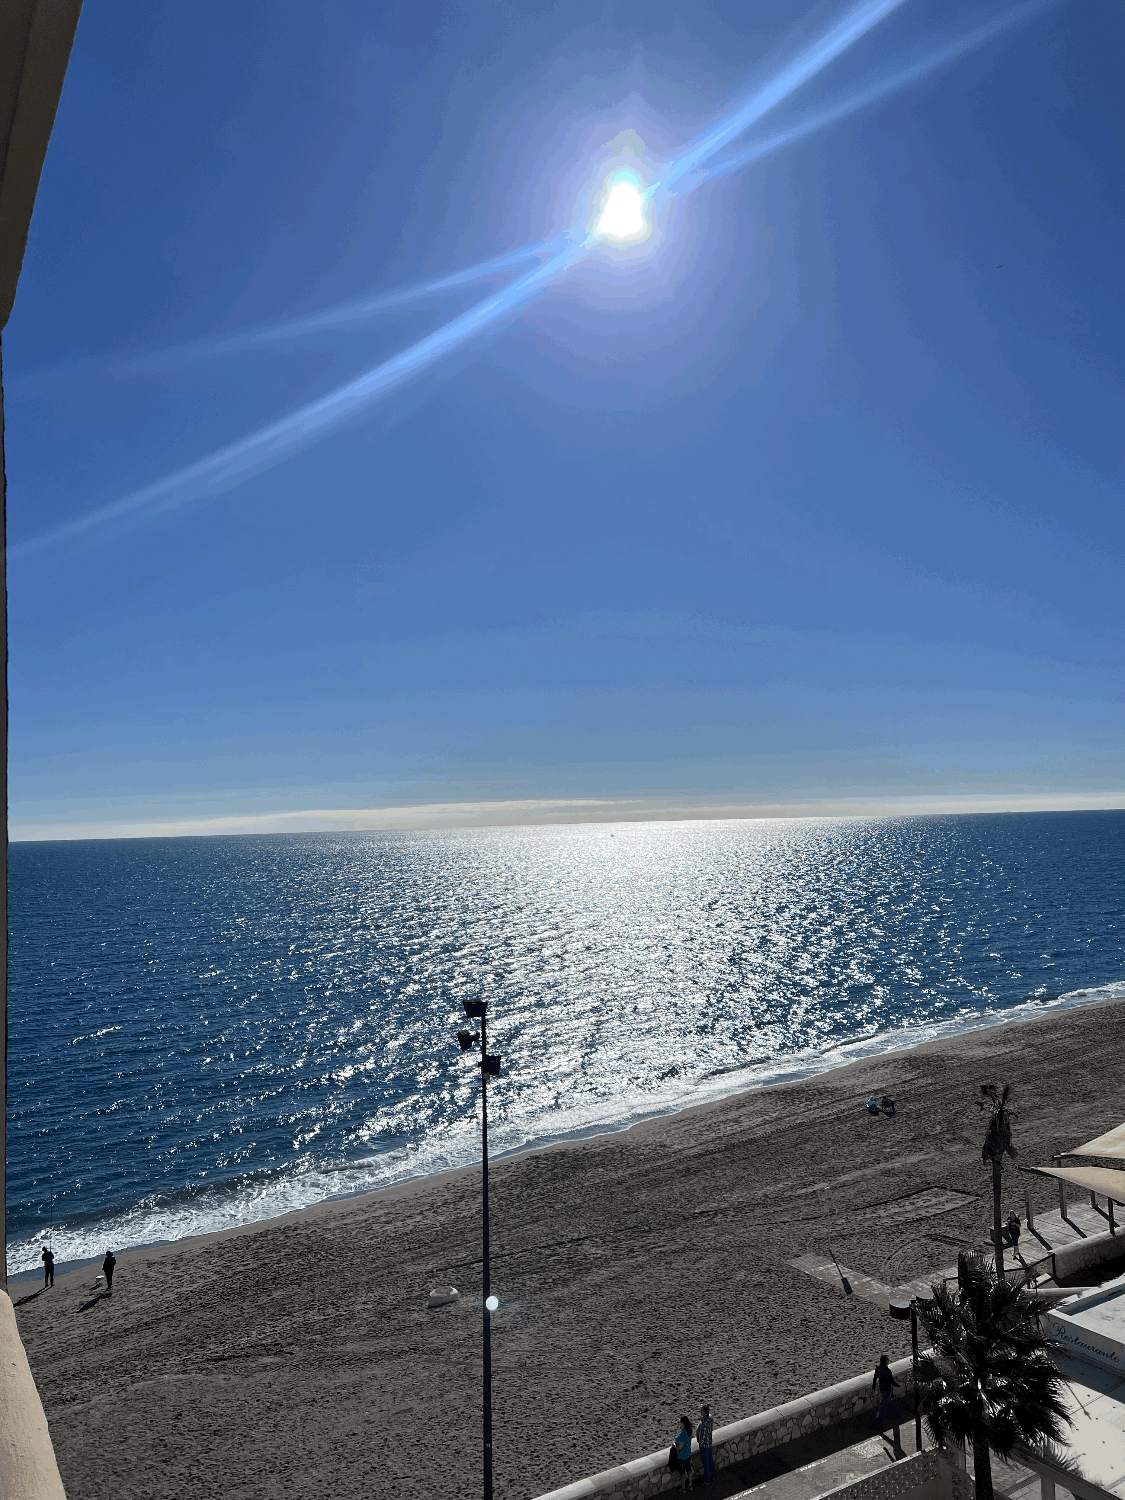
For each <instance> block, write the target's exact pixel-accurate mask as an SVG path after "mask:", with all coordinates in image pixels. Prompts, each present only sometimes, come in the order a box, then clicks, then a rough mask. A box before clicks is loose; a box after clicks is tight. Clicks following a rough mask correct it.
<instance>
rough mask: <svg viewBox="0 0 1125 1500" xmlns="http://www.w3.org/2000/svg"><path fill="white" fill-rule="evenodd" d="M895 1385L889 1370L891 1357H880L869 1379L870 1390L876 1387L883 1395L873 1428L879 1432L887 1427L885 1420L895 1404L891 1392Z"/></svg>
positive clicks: (891, 1371) (885, 1355)
mask: <svg viewBox="0 0 1125 1500" xmlns="http://www.w3.org/2000/svg"><path fill="white" fill-rule="evenodd" d="M897 1385H898V1381H897V1380H896V1379H895V1375H894V1371H893V1370H892V1369H891V1357H890V1355H889V1354H884V1355H882V1356H881V1357H880V1360H879V1363H878V1364H877V1365H876V1366H875V1374H874V1375H873V1376H872V1377H871V1389H872V1390H874V1389H875V1387H876V1386H878V1387H879V1389H880V1391H882V1393H883V1394H882V1396H881V1397H880V1400H879V1411H878V1414H877V1415H876V1417H875V1426H876V1427H877V1428H878V1429H879V1431H880V1432H882V1430H883V1428H884V1427H885V1426H886V1425H887V1418H888V1417H890V1416H891V1414H892V1413H893V1411H894V1405H895V1403H894V1397H893V1396H892V1394H891V1392H892V1391H893V1390H894V1389H895V1387H896V1386H897Z"/></svg>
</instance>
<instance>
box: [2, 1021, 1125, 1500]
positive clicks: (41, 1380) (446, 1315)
mask: <svg viewBox="0 0 1125 1500" xmlns="http://www.w3.org/2000/svg"><path fill="white" fill-rule="evenodd" d="M1007 1080H1011V1081H1012V1082H1013V1083H1014V1085H1015V1088H1016V1097H1015V1106H1016V1110H1017V1118H1016V1120H1015V1125H1014V1139H1015V1141H1016V1144H1017V1145H1018V1147H1019V1150H1020V1158H1021V1160H1022V1161H1023V1162H1025V1163H1027V1164H1034V1163H1048V1162H1049V1160H1050V1156H1051V1154H1052V1152H1055V1151H1060V1150H1066V1149H1071V1148H1073V1147H1074V1146H1075V1145H1078V1144H1080V1143H1081V1142H1082V1141H1084V1140H1087V1139H1089V1138H1090V1137H1091V1136H1093V1135H1096V1134H1098V1133H1100V1132H1101V1131H1103V1130H1106V1129H1108V1128H1109V1127H1110V1126H1111V1125H1115V1124H1119V1123H1120V1121H1121V1120H1122V1119H1123V1118H1125V1001H1107V1002H1104V1003H1102V1004H1099V1005H1092V1006H1089V1007H1086V1008H1084V1009H1080V1010H1070V1011H1065V1012H1059V1013H1055V1014H1048V1015H1046V1016H1043V1017H1041V1018H1037V1019H1034V1020H1029V1021H1022V1022H1019V1023H1012V1024H1009V1025H1006V1026H999V1027H992V1028H989V1029H986V1030H982V1031H978V1032H974V1033H971V1034H970V1035H967V1036H962V1037H957V1038H952V1039H949V1040H944V1041H941V1042H930V1043H927V1044H925V1045H923V1046H921V1047H916V1048H913V1049H910V1050H904V1051H900V1052H895V1053H890V1054H887V1055H885V1056H883V1057H880V1058H877V1059H872V1060H869V1061H864V1062H859V1063H853V1064H851V1065H849V1066H847V1067H843V1068H837V1069H834V1070H833V1071H831V1072H828V1073H824V1074H821V1075H820V1076H818V1077H816V1078H811V1079H807V1080H804V1081H802V1082H799V1083H792V1084H780V1085H776V1086H774V1087H771V1088H766V1089H760V1090H754V1091H751V1092H748V1093H744V1094H740V1095H738V1096H736V1097H734V1098H731V1099H727V1100H725V1101H723V1102H721V1103H718V1104H709V1105H706V1106H702V1107H700V1108H698V1109H690V1110H685V1111H683V1112H682V1113H680V1114H677V1115H672V1116H667V1117H665V1118H662V1119H659V1120H652V1121H648V1122H646V1123H645V1124H643V1125H638V1126H636V1127H635V1128H633V1129H632V1130H629V1131H627V1132H623V1133H620V1134H616V1135H609V1136H601V1137H598V1138H597V1139H594V1140H589V1141H584V1142H581V1143H577V1144H571V1145H567V1146H559V1147H552V1148H550V1149H547V1150H543V1151H536V1152H531V1153H528V1154H526V1155H523V1156H519V1157H513V1158H509V1159H507V1160H504V1161H500V1162H496V1163H494V1164H493V1168H492V1171H491V1173H490V1195H491V1206H492V1283H493V1290H494V1291H495V1292H496V1293H497V1294H498V1295H499V1296H500V1298H501V1308H500V1311H499V1313H498V1314H497V1315H496V1317H495V1318H494V1320H493V1385H494V1398H493V1399H494V1422H495V1465H496V1491H495V1492H496V1495H497V1497H498V1500H508V1497H511V1500H517V1497H518V1500H525V1497H530V1496H536V1495H539V1494H541V1493H542V1492H543V1491H546V1490H549V1489H551V1488H553V1487H555V1486H557V1485H560V1484H563V1483H566V1482H567V1481H569V1480H573V1479H577V1478H580V1477H581V1476H582V1475H584V1474H589V1473H593V1472H595V1471H597V1470H599V1469H603V1468H606V1467H608V1466H609V1465H611V1464H613V1463H617V1462H620V1461H621V1460H623V1459H625V1458H632V1457H636V1456H637V1455H639V1454H641V1453H647V1452H650V1451H652V1450H654V1449H657V1448H659V1447H661V1446H663V1445H667V1444H668V1443H669V1442H671V1439H672V1435H673V1434H674V1432H675V1429H676V1426H677V1418H678V1414H679V1413H680V1412H681V1411H682V1410H683V1411H689V1412H693V1413H694V1412H697V1411H698V1408H699V1405H700V1403H701V1402H703V1401H709V1402H710V1404H711V1408H712V1411H713V1413H714V1415H715V1418H716V1422H717V1424H719V1425H721V1424H722V1423H724V1422H728V1421H732V1420H734V1419H736V1418H737V1417H741V1416H746V1415H749V1414H750V1413H752V1412H754V1411H759V1410H762V1409H764V1408H766V1407H769V1406H772V1405H775V1404H776V1403H778V1402H780V1401H784V1400H787V1399H789V1398H790V1397H792V1396H795V1395H797V1394H799V1393H800V1392H802V1391H807V1390H811V1389H815V1388H816V1387H819V1386H824V1385H829V1384H831V1383H832V1382H834V1381H837V1380H841V1379H844V1378H846V1377H847V1376H850V1375H854V1374H857V1373H859V1372H860V1371H862V1370H864V1369H866V1368H868V1367H870V1366H871V1365H872V1364H873V1363H874V1361H875V1359H876V1358H877V1357H878V1355H879V1354H880V1353H881V1352H883V1351H884V1350H886V1351H887V1352H889V1353H890V1354H891V1356H892V1358H898V1357H900V1356H901V1355H903V1354H905V1353H906V1352H908V1342H909V1325H908V1324H907V1325H903V1324H901V1323H893V1322H891V1321H890V1320H889V1319H888V1318H887V1317H886V1316H885V1314H883V1313H881V1312H880V1311H879V1309H878V1308H877V1307H875V1306H874V1305H872V1304H870V1303H867V1302H861V1301H859V1300H858V1299H857V1298H854V1297H853V1298H847V1299H846V1298H845V1297H844V1295H843V1292H842V1290H841V1289H840V1288H838V1287H833V1286H830V1285H828V1284H827V1283H825V1282H820V1281H814V1280H812V1279H811V1278H810V1277H808V1276H806V1275H804V1274H803V1273H802V1272H800V1271H798V1270H796V1269H794V1268H793V1267H792V1266H790V1265H789V1262H790V1261H791V1260H793V1259H794V1258H796V1257H797V1256H800V1255H802V1254H806V1253H808V1252H809V1251H814V1250H816V1251H823V1250H824V1248H825V1222H824V1216H823V1208H822V1197H821V1195H820V1193H819V1192H818V1191H817V1184H820V1183H825V1182H827V1183H829V1184H831V1187H832V1196H833V1202H834V1206H835V1209H836V1213H835V1217H834V1225H833V1248H834V1249H835V1251H836V1254H837V1255H838V1257H839V1259H840V1260H841V1261H842V1262H843V1263H845V1264H846V1265H848V1266H851V1267H853V1268H855V1269H856V1270H859V1271H862V1272H865V1273H866V1274H867V1275H869V1276H872V1277H874V1278H876V1279H878V1280H880V1281H883V1282H886V1283H890V1284H895V1283H898V1282H901V1281H905V1280H908V1279H910V1278H912V1277H914V1276H917V1275H919V1274H921V1273H924V1272H928V1271H936V1270H938V1269H940V1268H942V1267H945V1266H948V1265H949V1264H951V1263H952V1262H953V1261H954V1260H955V1258H956V1252H957V1248H958V1247H959V1246H962V1245H968V1246H979V1247H984V1246H985V1245H986V1243H987V1239H988V1234H989V1225H990V1222H991V1206H990V1174H989V1173H988V1172H987V1171H986V1169H985V1168H984V1166H983V1165H982V1163H981V1159H980V1145H981V1140H982V1138H983V1128H982V1122H981V1116H980V1115H979V1113H978V1111H977V1108H976V1104H975V1096H976V1092H977V1088H978V1085H979V1084H981V1083H984V1082H992V1081H995V1082H1003V1081H1007ZM870 1093H875V1094H878V1095H882V1094H889V1095H891V1096H892V1097H893V1098H894V1099H895V1101H896V1104H897V1113H896V1114H895V1116H894V1118H893V1119H888V1118H885V1117H882V1116H880V1117H877V1118H870V1117H869V1116H868V1115H867V1113H866V1111H865V1108H864V1101H865V1100H866V1098H867V1096H868V1094H870ZM1029 1185H1030V1186H1031V1189H1032V1197H1033V1202H1034V1203H1035V1204H1036V1205H1037V1207H1038V1208H1039V1209H1047V1208H1049V1207H1051V1206H1053V1205H1056V1204H1057V1194H1056V1192H1055V1190H1054V1188H1053V1185H1052V1184H1050V1183H1048V1182H1045V1181H1043V1180H1042V1179H1035V1178H1030V1177H1027V1176H1026V1175H1024V1174H1020V1173H1018V1172H1016V1171H1015V1170H1013V1169H1007V1170H1006V1171H1005V1194H1006V1201H1005V1207H1004V1212H1005V1214H1006V1213H1007V1212H1008V1210H1009V1208H1011V1207H1017V1208H1018V1209H1019V1211H1020V1213H1021V1215H1022V1211H1023V1210H1022V1206H1021V1205H1022V1202H1023V1195H1024V1192H1025V1191H1026V1189H1027V1187H1028V1186H1029ZM934 1188H941V1189H945V1190H947V1195H946V1196H939V1195H936V1194H934V1193H932V1192H930V1193H927V1191H926V1190H929V1189H934ZM950 1190H951V1193H952V1194H957V1193H960V1194H964V1195H965V1197H964V1198H963V1199H961V1200H956V1199H954V1198H953V1197H952V1196H951V1195H950ZM923 1194H925V1195H926V1196H922V1195H923ZM935 1202H937V1203H941V1204H944V1205H945V1207H944V1208H943V1209H942V1211H940V1212H936V1213H935V1212H933V1206H934V1204H935ZM950 1205H952V1206H950ZM480 1227H481V1225H480V1172H479V1169H467V1170H465V1171H462V1172H453V1173H448V1174H445V1175H444V1176H441V1177H435V1178H429V1179H426V1180H424V1181H422V1182H419V1183H414V1184H410V1185H407V1186H405V1187H401V1188H394V1189H388V1190H386V1191H384V1192H379V1193H372V1194H369V1195H367V1196H366V1197H363V1198H357V1199H350V1200H348V1201H346V1202H344V1203H335V1204H325V1205H321V1206H319V1207H317V1208H313V1209H309V1210H307V1211H305V1212H304V1213H300V1214H293V1215H289V1216H287V1217H286V1218H284V1219H276V1220H272V1221H270V1222H269V1223H266V1224H260V1225H254V1226H250V1227H248V1228H246V1229H239V1230H232V1231H228V1232H226V1233H224V1234H220V1235H214V1236H208V1237H205V1238H201V1239H195V1240H190V1241H186V1242H183V1243H181V1244H179V1245H172V1246H167V1247H163V1248H160V1249H156V1250H138V1251H134V1252H131V1253H129V1254H122V1255H120V1256H119V1257H118V1266H117V1273H116V1276H115V1279H114V1291H113V1296H112V1297H106V1296H104V1295H103V1290H104V1289H102V1288H98V1289H97V1290H95V1289H94V1288H93V1285H92V1283H93V1280H94V1275H95V1273H96V1270H97V1268H96V1267H94V1266H90V1267H88V1268H85V1269H79V1270H74V1271H71V1272H69V1273H68V1274H66V1275H65V1276H58V1277H57V1278H56V1284H55V1286H54V1287H53V1288H52V1289H51V1290H49V1291H46V1292H42V1293H38V1294H35V1289H34V1288H33V1287H29V1286H28V1284H27V1283H24V1282H18V1283H13V1284H12V1287H11V1292H12V1297H13V1301H14V1302H16V1304H17V1318H18V1320H19V1327H20V1333H21V1335H22V1337H23V1340H24V1344H25V1347H26V1349H27V1354H28V1358H29V1360H30V1363H31V1367H32V1370H33V1371H34V1374H35V1378H36V1381H37V1383H38V1386H39V1391H40V1395H41V1397H42V1400H43V1405H44V1408H45V1410H46V1413H47V1417H48V1420H49V1422H50V1428H51V1436H52V1438H53V1441H54V1445H55V1452H56V1454H57V1457H58V1462H59V1468H60V1470H61V1472H62V1476H63V1481H64V1484H65V1486H66V1491H67V1495H68V1496H69V1497H70V1500H108V1497H113V1500H132V1497H137V1500H164V1497H169V1500H170V1497H176V1500H191V1497H196V1496H200V1497H202V1496H218V1495H223V1496H224V1497H228V1500H242V1497H247V1500H249V1497H251V1496H253V1497H266V1496H274V1495H285V1496H293V1497H305V1496H307V1497H309V1500H313V1497H315V1500H322V1497H324V1496H326V1495H329V1496H332V1497H333V1500H360V1497H368V1496H376V1495H378V1496H386V1497H399V1496H408V1495H410V1496H415V1495H421V1496H431V1497H435V1500H439V1497H440V1500H460V1497H470V1496H476V1495H479V1494H480V1420H481V1395H480V1393H481V1318H480V1300H479V1299H480V1288H481V1259H480V1257H481V1236H480ZM447 1282H451V1283H452V1284H453V1285H455V1286H456V1287H458V1288H459V1289H460V1291H461V1292H462V1293H463V1294H464V1295H463V1300H462V1302H461V1303H460V1304H458V1305H457V1306H455V1307H448V1308H442V1309H440V1310H437V1311H427V1309H426V1294H427V1293H428V1291H429V1290H430V1288H431V1287H432V1286H435V1285H437V1284H441V1283H447Z"/></svg>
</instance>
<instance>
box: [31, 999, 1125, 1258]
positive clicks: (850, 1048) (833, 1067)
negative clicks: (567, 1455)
mask: <svg viewBox="0 0 1125 1500" xmlns="http://www.w3.org/2000/svg"><path fill="white" fill-rule="evenodd" d="M1102 991H1110V992H1114V991H1116V992H1119V993H1108V994H1103V993H1101V992H1102ZM1091 996H1097V998H1088V997H1091ZM1119 1000H1125V980H1112V981H1109V982H1108V983H1106V984H1104V985H1098V986H1095V987H1093V988H1092V989H1088V990H1071V991H1067V992H1064V993H1063V994H1061V995H1058V996H1055V997H1054V999H1053V1000H1050V1001H1047V1002H1045V1003H1041V1002H1039V1001H1037V1000H1036V998H1035V997H1031V998H1028V999H1026V1000H1024V1001H1021V1002H1019V1003H1018V1004H1017V1005H1014V1006H1011V1007H1009V1008H1008V1009H1007V1010H1006V1011H1000V1012H992V1013H988V1012H986V1013H983V1014H979V1015H978V1016H977V1017H976V1018H974V1019H973V1020H971V1021H970V1022H969V1024H967V1025H960V1024H959V1023H958V1022H956V1021H950V1022H939V1023H934V1024H932V1025H923V1026H920V1027H915V1028H911V1029H910V1030H902V1031H899V1032H883V1033H877V1034H876V1035H875V1036H873V1037H868V1038H860V1039H857V1040H855V1041H849V1042H842V1043H840V1044H839V1045H838V1046H837V1047H834V1048H830V1049H828V1050H827V1051H825V1052H821V1053H816V1054H807V1053H806V1054H799V1057H803V1058H805V1059H807V1060H806V1061H804V1062H801V1061H799V1060H797V1059H795V1060H794V1065H793V1066H792V1067H789V1068H779V1067H778V1064H779V1062H780V1059H773V1060H771V1062H769V1063H762V1064H761V1065H759V1068H760V1071H762V1072H767V1071H768V1072H769V1073H770V1075H771V1076H770V1077H769V1078H768V1080H767V1081H763V1082H760V1083H759V1082H743V1083H740V1084H738V1085H736V1086H735V1087H733V1088H731V1089H729V1090H727V1089H715V1090H713V1091H712V1092H711V1093H710V1096H709V1097H708V1098H706V1099H700V1100H697V1101H695V1102H685V1103H680V1104H676V1105H673V1106H671V1107H670V1108H657V1109H654V1110H653V1111H652V1112H651V1113H649V1114H644V1115H641V1116H640V1117H639V1118H636V1119H632V1120H629V1121H627V1122H625V1123H622V1124H619V1125H613V1124H606V1125H598V1126H593V1127H590V1128H589V1129H587V1130H585V1131H583V1132H581V1133H576V1134H572V1135H560V1136H557V1137H551V1136H548V1135H544V1136H541V1137H536V1138H533V1139H532V1140H531V1141H529V1142H526V1143H524V1144H521V1145H519V1146H515V1147H510V1148H508V1149H506V1150H503V1149H502V1150H499V1151H497V1150H495V1149H493V1150H490V1152H489V1163H490V1165H493V1164H499V1163H501V1162H507V1161H516V1160H519V1159H520V1158H522V1157H525V1156H528V1155H532V1154H535V1153H537V1152H541V1151H548V1150H555V1149H560V1148H573V1147H578V1146H582V1145H586V1144H588V1143H591V1142H596V1141H601V1140H604V1139H607V1138H613V1137H618V1136H624V1135H628V1134H629V1133H630V1132H632V1131H635V1130H639V1129H641V1128H643V1127H644V1126H646V1125H650V1124H652V1123H653V1122H655V1121H660V1120H672V1119H676V1118H678V1117H680V1116H681V1115H687V1114H690V1113H692V1112H693V1111H697V1110H707V1109H712V1108H715V1107H717V1106H720V1105H722V1104H724V1103H726V1102H728V1101H731V1100H735V1099H738V1098H740V1097H742V1096H743V1095H746V1094H756V1093H759V1092H762V1091H763V1090H767V1089H771V1088H780V1087H787V1086H793V1085H797V1084H800V1083H803V1082H806V1081H808V1080H810V1079H815V1078H821V1077H824V1076H825V1075H828V1074H832V1073H834V1072H836V1071H838V1070H843V1069H846V1068H849V1067H852V1066H854V1065H857V1064H860V1063H865V1062H874V1061H877V1060H879V1059H881V1058H893V1057H895V1056H896V1055H898V1054H900V1053H908V1052H911V1051H913V1050H915V1049H916V1048H918V1047H925V1046H928V1045H931V1044H936V1043H941V1042H945V1041H953V1040H955V1039H956V1038H958V1037H970V1036H974V1035H977V1034H978V1033H980V1032H986V1031H991V1030H995V1029H998V1028H1004V1027H1009V1026H1022V1025H1025V1024H1027V1023H1029V1022H1035V1021H1036V1020H1040V1019H1044V1018H1047V1017H1050V1016H1054V1015H1059V1014H1065V1013H1066V1012H1068V1011H1072V1010H1080V1009H1085V1008H1087V1007H1091V1006H1098V1005H1102V1004H1107V1003H1109V1004H1112V1003H1113V1002H1114V1001H1119ZM919 1032H926V1033H928V1034H927V1035H925V1036H924V1037H923V1038H922V1039H921V1040H918V1039H915V1040H906V1038H908V1037H912V1036H913V1037H915V1038H917V1034H918V1033H919ZM898 1039H902V1040H901V1042H900V1044H899V1045H884V1044H885V1043H891V1042H894V1041H896V1040H898ZM844 1053H852V1054H854V1055H851V1056H841V1054H844ZM752 1071H754V1070H753V1069H740V1070H738V1072H739V1074H740V1075H741V1076H743V1077H744V1076H745V1074H747V1073H750V1072H752ZM706 1082H707V1081H706V1080H704V1085H705V1084H706ZM474 1171H475V1172H479V1171H480V1158H479V1155H478V1157H477V1160H476V1161H475V1162H473V1161H470V1162H466V1163H463V1164H462V1165H460V1166H456V1167H447V1168H443V1169H441V1170H439V1171H437V1172H421V1173H419V1174H418V1175H416V1176H410V1177H406V1178H404V1179H403V1180H402V1181H399V1182H391V1183H386V1184H384V1185H382V1186H379V1187H374V1188H362V1189H360V1190H358V1191H356V1192H353V1193H345V1194H341V1195H338V1196H333V1197H328V1198H322V1199H319V1200H317V1201H316V1202H312V1203H307V1204H303V1205H300V1206H298V1207H295V1208H291V1209H287V1210H285V1211H284V1212H282V1213H280V1214H268V1215H265V1216H263V1217H262V1218H258V1219H249V1220H246V1221H245V1222H243V1223H239V1224H230V1225H227V1226H225V1227H224V1228H221V1229H213V1230H203V1231H201V1232H200V1233H198V1234H187V1235H183V1236H181V1237H180V1238H179V1239H173V1240H151V1241H146V1242H143V1243H141V1244H139V1245H130V1246H129V1247H128V1248H127V1249H124V1250H120V1251H118V1250H117V1249H116V1246H115V1245H114V1246H111V1247H110V1248H113V1249H114V1254H115V1255H116V1256H117V1259H118V1261H119V1262H120V1261H122V1260H123V1259H124V1258H125V1257H127V1256H133V1255H140V1254H142V1253H143V1254H153V1253H156V1252H159V1251H167V1250H174V1249H176V1248H177V1247H181V1246H203V1245H206V1244H209V1243H211V1242H213V1241H216V1240H221V1239H223V1238H225V1237H232V1236H240V1235H245V1234H248V1233H253V1232H254V1231H256V1230H263V1231H264V1230H267V1229H269V1228H270V1227H272V1226H274V1225H281V1224H284V1223H287V1222H289V1221H291V1220H293V1219H295V1218H297V1217H300V1216H302V1215H315V1214H317V1213H319V1212H320V1211H326V1210H330V1209H332V1208H333V1207H341V1206H345V1205H350V1204H356V1203H363V1202H366V1201H367V1200H369V1199H372V1198H376V1197H385V1198H386V1201H393V1198H394V1196H395V1195H396V1194H402V1193H406V1192H408V1191H411V1190H419V1189H421V1188H423V1187H424V1186H425V1185H426V1184H434V1185H435V1186H437V1185H440V1184H442V1183H444V1182H446V1181H449V1180H452V1179H455V1178H457V1177H458V1176H461V1175H463V1174H465V1173H471V1172H474ZM63 1227H65V1226H63ZM100 1263H101V1262H100V1256H99V1255H94V1256H79V1257H76V1258H74V1259H71V1260H67V1261H62V1260H57V1261H56V1274H57V1275H63V1274H69V1273H71V1272H73V1271H77V1270H81V1269H82V1268H84V1267H91V1266H94V1265H98V1266H100ZM42 1274H43V1273H42V1268H41V1266H34V1267H31V1268H30V1269H25V1270H20V1271H13V1272H9V1275H8V1283H9V1286H12V1285H18V1286H20V1287H23V1286H26V1285H29V1284H32V1283H34V1282H36V1281H41V1280H42Z"/></svg>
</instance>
